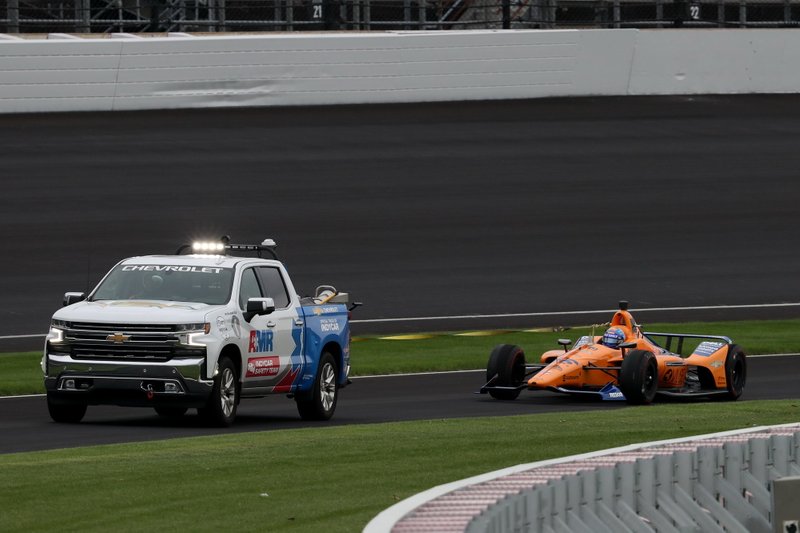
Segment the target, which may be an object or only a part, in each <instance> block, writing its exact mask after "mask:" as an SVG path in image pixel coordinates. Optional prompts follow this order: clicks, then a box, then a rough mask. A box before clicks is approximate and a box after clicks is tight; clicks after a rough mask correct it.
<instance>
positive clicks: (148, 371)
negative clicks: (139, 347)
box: [44, 354, 214, 407]
mask: <svg viewBox="0 0 800 533" xmlns="http://www.w3.org/2000/svg"><path fill="white" fill-rule="evenodd" d="M205 364H206V360H205V357H202V356H192V357H181V358H177V357H176V358H173V359H171V360H169V361H166V362H153V361H109V360H88V359H73V358H72V357H71V356H70V355H65V354H47V367H46V375H45V379H44V384H45V389H46V390H47V393H48V397H49V398H50V399H51V401H58V402H64V403H85V404H93V405H98V404H116V405H134V406H135V405H140V406H148V405H164V404H168V405H183V406H186V407H201V406H203V405H205V402H206V400H207V399H208V397H209V395H210V394H211V389H212V387H213V385H214V382H213V380H206V379H204V375H205Z"/></svg>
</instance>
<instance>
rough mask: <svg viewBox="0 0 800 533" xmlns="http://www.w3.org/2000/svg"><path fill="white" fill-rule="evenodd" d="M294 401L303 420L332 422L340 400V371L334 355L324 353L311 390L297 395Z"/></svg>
mask: <svg viewBox="0 0 800 533" xmlns="http://www.w3.org/2000/svg"><path fill="white" fill-rule="evenodd" d="M294 399H295V402H297V411H298V412H299V413H300V418H302V419H303V420H330V418H331V417H332V416H333V412H334V411H335V410H336V403H337V402H338V400H339V369H338V367H337V366H336V361H335V360H334V358H333V355H331V354H330V353H329V352H323V353H322V356H321V357H320V358H319V367H318V368H317V376H316V378H314V383H313V385H311V390H309V391H306V392H301V393H298V394H296V395H295V397H294Z"/></svg>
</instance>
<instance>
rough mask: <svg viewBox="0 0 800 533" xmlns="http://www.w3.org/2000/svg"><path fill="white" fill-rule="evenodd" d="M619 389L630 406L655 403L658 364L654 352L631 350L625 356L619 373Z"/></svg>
mask: <svg viewBox="0 0 800 533" xmlns="http://www.w3.org/2000/svg"><path fill="white" fill-rule="evenodd" d="M619 389H620V390H621V391H622V394H624V395H625V400H627V402H628V403H629V404H633V405H643V404H648V403H650V402H652V401H653V398H655V397H656V390H657V389H658V363H657V362H656V356H655V355H653V352H649V351H647V350H631V351H629V352H628V353H627V354H626V355H625V359H623V360H622V369H621V370H620V371H619Z"/></svg>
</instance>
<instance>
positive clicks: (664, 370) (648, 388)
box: [480, 301, 747, 404]
mask: <svg viewBox="0 0 800 533" xmlns="http://www.w3.org/2000/svg"><path fill="white" fill-rule="evenodd" d="M603 326H609V328H608V329H607V330H606V331H605V333H604V334H603V335H600V336H595V335H594V331H593V332H592V333H593V334H592V335H586V336H584V337H581V338H580V339H578V341H577V342H576V343H575V345H574V346H573V347H572V348H571V349H570V348H569V345H570V344H572V342H571V341H570V340H567V339H559V341H558V343H559V344H560V345H562V346H563V351H562V350H550V351H547V352H545V353H543V354H542V357H541V364H538V365H527V364H526V363H525V353H524V352H523V351H522V348H520V347H519V346H514V345H512V344H501V345H499V346H496V347H495V348H494V350H492V353H491V355H490V356H489V363H488V364H487V365H486V379H487V383H486V385H484V386H483V387H481V389H480V393H481V394H485V393H489V394H490V395H491V396H492V397H493V398H496V399H498V400H514V399H516V398H517V396H519V393H520V392H521V391H522V390H524V389H530V390H538V389H546V390H551V391H556V392H564V393H569V394H584V395H585V394H588V395H595V396H597V397H599V398H601V399H603V400H626V401H627V402H628V403H630V404H648V403H650V402H652V401H653V399H654V398H655V396H656V394H660V395H665V396H677V397H710V396H720V397H722V398H724V399H728V400H735V399H737V398H738V397H739V396H741V395H742V392H743V391H744V384H745V380H746V378H747V359H746V358H745V354H744V351H743V350H742V349H741V348H740V347H739V346H738V345H736V344H734V343H733V341H731V339H729V338H728V337H722V336H715V335H689V334H683V333H655V332H646V331H642V330H641V328H640V327H639V325H638V324H637V323H636V321H635V320H634V319H633V316H632V315H631V314H630V313H629V312H628V302H625V301H622V302H620V303H619V311H617V312H615V313H614V317H613V318H612V319H611V322H610V323H609V324H603ZM654 338H657V339H659V340H660V341H661V344H659V343H656V341H655V340H654ZM662 344H663V346H662ZM673 346H674V347H675V351H674V352H673V351H672V349H673ZM684 352H690V354H689V355H688V356H684V355H681V353H684Z"/></svg>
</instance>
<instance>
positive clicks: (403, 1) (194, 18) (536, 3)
mask: <svg viewBox="0 0 800 533" xmlns="http://www.w3.org/2000/svg"><path fill="white" fill-rule="evenodd" d="M798 25H800V0H734V1H731V0H727V1H726V0H47V1H44V0H0V33H5V34H11V35H14V34H26V33H80V34H84V33H93V34H110V33H163V32H203V33H204V32H209V33H216V32H262V31H326V30H327V31H331V30H335V31H336V30H338V31H341V30H354V31H375V30H378V31H380V30H400V31H403V30H408V31H410V30H464V29H498V28H514V29H554V28H666V27H684V28H710V27H723V28H729V27H736V28H740V27H794V26H798Z"/></svg>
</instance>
